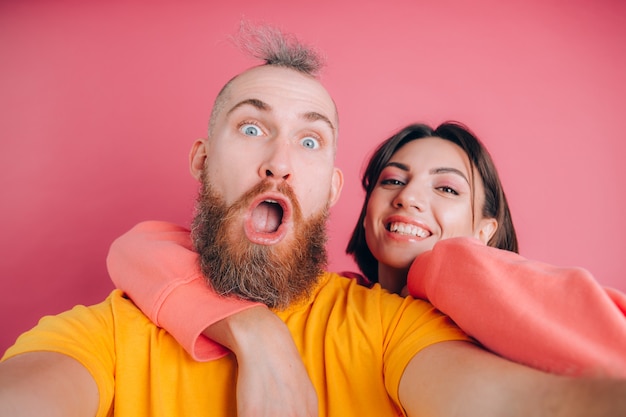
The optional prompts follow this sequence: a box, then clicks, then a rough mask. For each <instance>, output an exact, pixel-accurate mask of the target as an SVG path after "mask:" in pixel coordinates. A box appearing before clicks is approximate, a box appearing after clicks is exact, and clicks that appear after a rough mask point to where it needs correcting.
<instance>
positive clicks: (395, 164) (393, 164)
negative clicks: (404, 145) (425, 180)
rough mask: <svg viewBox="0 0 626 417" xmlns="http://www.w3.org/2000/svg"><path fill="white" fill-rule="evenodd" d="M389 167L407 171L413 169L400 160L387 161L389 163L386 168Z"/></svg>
mask: <svg viewBox="0 0 626 417" xmlns="http://www.w3.org/2000/svg"><path fill="white" fill-rule="evenodd" d="M387 167H396V168H398V169H401V170H402V171H406V172H409V171H410V170H411V169H410V168H409V166H408V165H406V164H402V163H400V162H387V165H385V168H387Z"/></svg>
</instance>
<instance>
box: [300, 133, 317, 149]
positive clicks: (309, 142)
mask: <svg viewBox="0 0 626 417" xmlns="http://www.w3.org/2000/svg"><path fill="white" fill-rule="evenodd" d="M300 143H301V144H302V146H304V147H305V148H308V149H317V148H319V147H320V143H319V141H318V140H317V139H315V138H312V137H309V136H307V137H306V138H304V139H302V140H301V141H300Z"/></svg>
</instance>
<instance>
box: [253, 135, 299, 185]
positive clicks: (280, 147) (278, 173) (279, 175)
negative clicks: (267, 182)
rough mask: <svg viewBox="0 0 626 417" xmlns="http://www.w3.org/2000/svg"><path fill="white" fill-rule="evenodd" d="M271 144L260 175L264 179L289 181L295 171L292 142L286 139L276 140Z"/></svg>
mask: <svg viewBox="0 0 626 417" xmlns="http://www.w3.org/2000/svg"><path fill="white" fill-rule="evenodd" d="M272 145H273V146H269V147H268V149H267V150H266V155H265V157H264V159H263V162H262V163H261V166H260V167H259V176H260V177H261V178H263V179H265V178H268V179H275V180H284V181H287V180H289V179H290V178H291V176H292V173H293V166H292V161H291V144H290V143H289V141H286V140H276V141H275V142H274V143H273V144H272Z"/></svg>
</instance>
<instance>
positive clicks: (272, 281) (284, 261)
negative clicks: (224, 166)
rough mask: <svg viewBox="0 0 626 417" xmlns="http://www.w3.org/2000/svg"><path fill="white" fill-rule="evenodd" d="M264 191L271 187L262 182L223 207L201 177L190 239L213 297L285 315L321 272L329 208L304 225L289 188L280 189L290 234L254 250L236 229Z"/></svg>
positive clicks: (307, 293) (324, 259)
mask: <svg viewBox="0 0 626 417" xmlns="http://www.w3.org/2000/svg"><path fill="white" fill-rule="evenodd" d="M269 189H271V184H270V183H267V182H262V183H260V184H259V185H258V186H256V187H254V188H253V189H252V190H250V191H249V192H247V193H246V194H244V195H243V196H242V197H241V198H240V199H239V200H237V201H236V202H235V203H234V204H232V205H231V206H230V207H228V206H226V204H225V203H224V200H223V198H222V197H221V196H219V195H218V194H217V193H216V192H215V191H214V190H213V189H212V188H211V186H210V184H209V182H208V181H207V180H206V178H205V176H204V175H203V183H202V189H201V192H200V195H199V197H198V202H197V205H196V216H195V218H194V220H193V224H192V238H193V243H194V246H195V249H196V251H197V252H198V253H199V254H200V267H201V269H202V273H203V274H204V275H205V277H206V279H207V281H208V283H209V284H210V285H211V286H212V287H213V288H214V289H215V291H216V292H217V293H218V294H220V295H235V296H238V297H241V298H244V299H247V300H251V301H257V302H260V303H263V304H265V305H267V306H268V307H271V308H277V309H284V308H286V307H287V306H289V305H290V304H291V303H293V302H295V301H298V300H300V299H303V298H305V297H307V296H308V295H309V294H310V290H311V288H312V287H313V286H314V284H315V283H316V282H317V280H318V277H319V276H320V273H321V272H322V270H323V268H324V267H325V266H326V262H327V255H326V240H327V236H326V221H327V219H328V206H326V207H325V208H324V209H323V210H322V211H321V212H320V213H319V214H317V215H315V216H313V217H312V218H311V219H310V220H307V221H304V220H303V219H302V213H301V209H300V206H299V205H298V201H297V198H296V197H295V194H294V193H293V191H292V189H291V187H290V186H289V185H288V184H286V183H283V184H281V185H280V186H279V187H278V191H280V192H281V193H283V194H284V195H285V196H286V197H288V198H289V200H291V203H292V205H293V212H294V216H293V224H294V227H295V230H294V233H293V235H292V236H287V237H285V240H288V241H287V242H285V241H282V242H279V243H278V244H276V245H259V244H254V243H252V242H250V241H249V240H248V238H247V237H246V235H245V233H244V230H243V226H240V227H241V229H239V230H238V229H236V225H237V224H241V223H242V222H241V219H242V218H243V215H244V212H245V210H248V209H249V207H250V204H251V202H252V200H253V199H254V198H255V197H256V196H257V195H259V194H260V193H262V192H264V191H267V190H269ZM237 221H239V222H237Z"/></svg>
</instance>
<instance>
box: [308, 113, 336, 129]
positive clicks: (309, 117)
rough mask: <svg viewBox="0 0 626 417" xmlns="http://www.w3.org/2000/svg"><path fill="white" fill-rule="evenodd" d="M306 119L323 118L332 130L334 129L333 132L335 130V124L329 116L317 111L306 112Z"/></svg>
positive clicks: (313, 120)
mask: <svg viewBox="0 0 626 417" xmlns="http://www.w3.org/2000/svg"><path fill="white" fill-rule="evenodd" d="M304 119H305V120H308V121H310V122H315V121H317V120H321V121H323V122H325V123H326V124H327V125H328V126H329V127H330V130H332V131H333V132H334V131H335V126H334V125H333V122H331V121H330V119H329V118H328V117H326V116H324V115H323V114H321V113H318V112H316V111H310V112H307V113H304Z"/></svg>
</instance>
